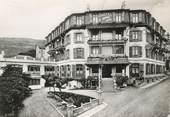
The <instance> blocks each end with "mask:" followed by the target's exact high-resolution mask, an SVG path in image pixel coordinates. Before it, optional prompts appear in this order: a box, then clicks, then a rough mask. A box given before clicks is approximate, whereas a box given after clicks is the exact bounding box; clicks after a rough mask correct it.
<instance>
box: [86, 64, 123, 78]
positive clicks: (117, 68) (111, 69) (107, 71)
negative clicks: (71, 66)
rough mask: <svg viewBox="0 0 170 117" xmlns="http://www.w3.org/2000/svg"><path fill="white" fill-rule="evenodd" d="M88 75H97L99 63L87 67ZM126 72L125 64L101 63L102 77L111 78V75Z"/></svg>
mask: <svg viewBox="0 0 170 117" xmlns="http://www.w3.org/2000/svg"><path fill="white" fill-rule="evenodd" d="M89 69H90V76H98V69H99V65H93V66H91V67H89ZM125 73H126V65H122V64H118V65H110V64H104V65H102V78H112V77H113V75H116V76H117V75H119V76H120V75H125Z"/></svg>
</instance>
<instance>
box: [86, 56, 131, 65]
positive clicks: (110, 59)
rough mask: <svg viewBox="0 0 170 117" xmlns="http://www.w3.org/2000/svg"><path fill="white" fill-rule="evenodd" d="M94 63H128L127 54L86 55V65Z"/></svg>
mask: <svg viewBox="0 0 170 117" xmlns="http://www.w3.org/2000/svg"><path fill="white" fill-rule="evenodd" d="M94 64H129V61H128V57H127V56H108V57H88V59H87V65H94Z"/></svg>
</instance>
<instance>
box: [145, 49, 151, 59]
mask: <svg viewBox="0 0 170 117" xmlns="http://www.w3.org/2000/svg"><path fill="white" fill-rule="evenodd" d="M146 58H151V51H150V49H146Z"/></svg>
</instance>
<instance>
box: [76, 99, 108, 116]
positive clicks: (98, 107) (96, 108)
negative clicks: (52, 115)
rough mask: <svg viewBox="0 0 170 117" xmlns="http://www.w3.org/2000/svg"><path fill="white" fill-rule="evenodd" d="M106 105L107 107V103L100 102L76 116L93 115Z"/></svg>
mask: <svg viewBox="0 0 170 117" xmlns="http://www.w3.org/2000/svg"><path fill="white" fill-rule="evenodd" d="M106 107H107V104H106V103H105V102H103V103H102V104H100V105H98V106H96V107H94V108H92V109H90V110H88V111H86V112H84V113H82V114H81V115H78V116H77V117H91V116H93V115H94V114H96V113H97V112H99V111H101V110H103V109H104V108H106Z"/></svg>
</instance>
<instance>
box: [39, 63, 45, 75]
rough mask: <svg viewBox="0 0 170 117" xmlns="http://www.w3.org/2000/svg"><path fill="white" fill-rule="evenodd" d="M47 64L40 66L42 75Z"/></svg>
mask: <svg viewBox="0 0 170 117" xmlns="http://www.w3.org/2000/svg"><path fill="white" fill-rule="evenodd" d="M44 67H45V66H44V65H41V66H40V75H45V68H44Z"/></svg>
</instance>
